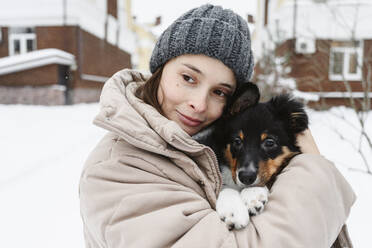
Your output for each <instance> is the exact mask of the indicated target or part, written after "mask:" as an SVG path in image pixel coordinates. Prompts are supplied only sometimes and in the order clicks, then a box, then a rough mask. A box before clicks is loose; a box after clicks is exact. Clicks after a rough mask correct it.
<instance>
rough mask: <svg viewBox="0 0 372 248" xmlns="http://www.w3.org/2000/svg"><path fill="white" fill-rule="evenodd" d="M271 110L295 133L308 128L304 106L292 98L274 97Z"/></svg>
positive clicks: (285, 95)
mask: <svg viewBox="0 0 372 248" xmlns="http://www.w3.org/2000/svg"><path fill="white" fill-rule="evenodd" d="M269 108H270V109H271V111H272V112H273V113H274V115H275V116H276V117H277V118H279V119H280V120H282V121H283V122H284V123H285V125H286V127H288V128H289V129H290V130H292V132H293V133H295V134H296V133H300V132H302V131H304V130H305V129H307V128H308V125H309V119H308V116H307V114H306V112H305V110H304V105H303V104H302V103H301V102H299V101H297V100H295V99H293V97H292V96H290V95H288V94H283V95H279V96H276V97H273V98H272V99H271V100H270V102H269Z"/></svg>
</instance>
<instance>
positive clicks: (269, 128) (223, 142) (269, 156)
mask: <svg viewBox="0 0 372 248" xmlns="http://www.w3.org/2000/svg"><path fill="white" fill-rule="evenodd" d="M246 98H249V99H248V100H247V99H246ZM258 98H259V93H258V90H257V91H256V89H254V87H247V88H246V89H245V90H244V92H240V93H239V96H238V97H237V98H236V99H235V100H234V102H233V103H232V104H231V109H230V112H229V113H230V116H229V117H227V118H226V119H225V120H224V121H223V122H222V123H221V124H220V126H219V127H218V129H219V130H221V131H222V132H223V135H221V136H220V138H219V142H218V143H219V144H220V152H219V154H220V156H219V159H220V162H221V163H223V164H224V166H227V167H228V168H229V169H230V170H231V173H232V178H233V180H234V182H235V183H236V184H237V185H239V186H241V187H245V186H254V185H258V186H263V185H266V184H267V183H268V182H269V181H271V179H273V177H274V175H276V174H277V173H279V172H280V170H281V169H282V168H283V167H284V166H285V165H286V164H287V163H288V161H289V159H291V158H292V157H293V156H295V155H296V154H298V153H299V152H300V149H299V147H298V146H297V145H296V134H297V133H299V132H302V131H304V130H305V129H306V128H307V126H308V117H307V115H306V113H305V111H304V109H303V105H302V104H301V103H300V102H298V101H296V100H294V99H292V98H291V97H290V96H289V95H280V96H277V97H274V98H273V99H271V100H270V101H269V102H266V103H258ZM252 99H254V100H252ZM256 99H257V100H256Z"/></svg>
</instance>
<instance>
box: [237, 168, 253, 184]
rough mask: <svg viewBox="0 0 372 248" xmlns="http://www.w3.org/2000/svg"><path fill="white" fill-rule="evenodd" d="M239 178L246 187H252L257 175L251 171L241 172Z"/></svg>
mask: <svg viewBox="0 0 372 248" xmlns="http://www.w3.org/2000/svg"><path fill="white" fill-rule="evenodd" d="M238 177H239V180H240V182H242V183H244V184H245V185H250V184H252V183H253V182H254V181H255V180H256V177H257V173H256V172H253V171H249V170H242V171H239V174H238Z"/></svg>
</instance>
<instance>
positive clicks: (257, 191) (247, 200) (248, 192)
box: [240, 187, 269, 215]
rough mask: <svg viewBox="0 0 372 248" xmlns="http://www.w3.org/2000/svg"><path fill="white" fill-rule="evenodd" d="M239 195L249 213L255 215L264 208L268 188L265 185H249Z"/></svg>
mask: <svg viewBox="0 0 372 248" xmlns="http://www.w3.org/2000/svg"><path fill="white" fill-rule="evenodd" d="M240 195H241V198H242V200H243V203H244V205H245V206H246V208H247V209H248V212H249V215H257V214H259V213H261V212H262V211H263V210H264V206H265V204H266V203H267V201H268V196H269V190H268V189H267V188H266V187H250V188H245V189H243V190H242V191H241V193H240Z"/></svg>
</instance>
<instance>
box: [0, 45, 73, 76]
mask: <svg viewBox="0 0 372 248" xmlns="http://www.w3.org/2000/svg"><path fill="white" fill-rule="evenodd" d="M50 64H59V65H69V66H72V67H75V66H76V63H75V56H74V55H72V54H71V53H68V52H65V51H62V50H59V49H55V48H48V49H41V50H36V51H33V52H29V53H25V54H19V55H14V56H8V57H4V58H0V75H4V74H9V73H13V72H17V71H23V70H29V69H32V68H36V67H40V66H45V65H50Z"/></svg>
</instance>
